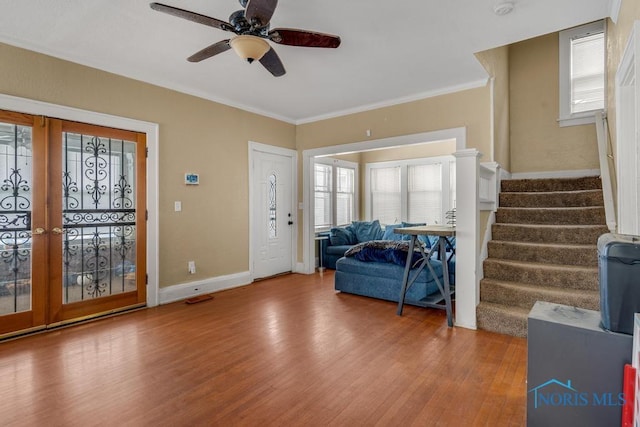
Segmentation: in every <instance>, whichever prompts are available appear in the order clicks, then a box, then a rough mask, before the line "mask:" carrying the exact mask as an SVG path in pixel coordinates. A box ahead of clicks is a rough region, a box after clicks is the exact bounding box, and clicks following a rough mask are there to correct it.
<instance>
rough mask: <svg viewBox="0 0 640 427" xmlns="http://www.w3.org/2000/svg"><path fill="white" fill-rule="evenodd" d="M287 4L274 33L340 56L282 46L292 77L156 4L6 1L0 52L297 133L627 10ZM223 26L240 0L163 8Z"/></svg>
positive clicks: (483, 1) (472, 0)
mask: <svg viewBox="0 0 640 427" xmlns="http://www.w3.org/2000/svg"><path fill="white" fill-rule="evenodd" d="M499 1H500V0H443V1H435V0H386V1H381V0H306V1H301V0H280V1H279V2H278V7H277V9H276V11H275V14H274V16H273V18H272V20H271V28H276V27H289V28H299V29H307V30H314V31H319V32H324V33H330V34H335V35H339V36H340V37H341V39H342V44H341V46H340V47H339V48H338V49H317V48H302V47H292V46H283V45H276V44H273V43H272V45H273V46H274V47H275V49H276V51H277V52H278V55H279V56H280V58H281V60H282V62H283V63H284V66H285V68H286V70H287V74H285V75H284V76H282V77H278V78H276V77H273V76H272V75H271V74H270V73H269V72H268V71H267V70H265V69H264V68H263V67H262V66H261V65H260V64H259V63H258V62H255V63H253V64H248V63H246V62H243V61H242V60H241V59H240V58H239V57H237V56H236V55H235V53H234V52H233V51H228V52H225V53H223V54H220V55H218V56H215V57H213V58H210V59H207V60H205V61H202V62H200V63H189V62H187V61H186V58H187V57H188V56H190V55H191V54H193V53H195V52H197V51H199V50H200V49H202V48H203V47H205V46H208V45H210V44H212V43H214V42H216V41H219V40H222V39H227V38H229V36H232V35H233V34H232V33H227V32H224V31H221V30H218V29H215V28H211V27H207V26H204V25H200V24H196V23H194V22H190V21H186V20H184V19H180V18H176V17H174V16H170V15H166V14H163V13H159V12H156V11H153V10H152V9H151V8H150V7H149V1H148V0H63V1H62V0H57V1H54V0H19V1H18V0H0V41H1V42H4V43H7V44H10V45H15V46H19V47H24V48H27V49H30V50H34V51H37V52H41V53H45V54H48V55H52V56H55V57H58V58H62V59H66V60H69V61H73V62H77V63H80V64H84V65H87V66H90V67H95V68H98V69H101V70H105V71H109V72H112V73H116V74H120V75H123V76H127V77H131V78H134V79H138V80H143V81H146V82H149V83H153V84H156V85H159V86H163V87H167V88H171V89H175V90H178V91H181V92H185V93H189V94H193V95H197V96H200V97H203V98H206V99H210V100H213V101H217V102H221V103H224V104H228V105H232V106H236V107H239V108H243V109H245V110H249V111H253V112H257V113H260V114H264V115H267V116H270V117H274V118H278V119H281V120H285V121H287V122H291V123H298V124H299V123H305V122H309V121H313V120H317V119H321V118H326V117H332V116H336V115H341V114H346V113H350V112H355V111H362V110H365V109H369V108H373V107H377V106H383V105H390V104H394V103H398V102H401V101H408V100H413V99H420V98H424V97H427V96H429V95H432V94H437V93H444V92H447V91H451V90H455V89H459V88H466V87H473V86H477V85H479V84H481V83H482V82H484V81H486V78H487V75H486V73H485V71H484V69H483V68H482V67H481V66H480V64H479V63H478V61H477V60H476V59H475V57H474V55H473V53H474V52H479V51H483V50H486V49H490V48H493V47H498V46H503V45H506V44H510V43H513V42H516V41H520V40H525V39H528V38H531V37H535V36H538V35H542V34H547V33H550V32H554V31H558V30H561V29H565V28H569V27H572V26H575V25H579V24H583V23H586V22H590V21H594V20H597V19H601V18H604V17H607V16H609V15H610V13H611V10H612V7H614V8H615V6H612V3H613V4H618V5H619V1H620V0H515V9H514V10H513V12H512V13H510V14H509V15H505V16H497V15H495V14H494V13H493V7H494V6H495V4H497V3H498V2H499ZM160 3H165V4H168V5H170V6H174V7H179V8H182V9H187V10H191V11H194V12H197V13H200V14H204V15H207V16H211V17H215V18H218V19H221V20H224V21H227V20H228V17H229V15H230V14H231V13H232V12H234V11H235V10H238V9H240V8H241V7H240V4H239V3H238V1H237V0H160Z"/></svg>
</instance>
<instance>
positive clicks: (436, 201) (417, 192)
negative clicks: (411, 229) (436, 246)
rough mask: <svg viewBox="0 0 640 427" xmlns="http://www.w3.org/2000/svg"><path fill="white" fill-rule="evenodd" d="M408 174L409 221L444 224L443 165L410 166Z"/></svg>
mask: <svg viewBox="0 0 640 427" xmlns="http://www.w3.org/2000/svg"><path fill="white" fill-rule="evenodd" d="M407 174H408V183H407V184H408V185H407V220H408V221H409V222H413V223H418V222H425V220H426V222H427V223H429V224H436V223H442V199H443V197H442V165H441V164H440V163H435V164H426V165H409V166H407Z"/></svg>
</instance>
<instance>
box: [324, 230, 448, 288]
mask: <svg viewBox="0 0 640 427" xmlns="http://www.w3.org/2000/svg"><path fill="white" fill-rule="evenodd" d="M419 225H425V224H412V223H407V222H402V223H399V224H390V225H387V226H386V227H385V228H384V229H383V228H382V227H381V226H380V222H379V221H378V220H374V221H354V222H353V223H351V225H348V226H345V227H334V228H332V229H331V230H330V231H326V232H323V233H318V235H319V236H324V237H326V239H324V240H320V250H321V251H322V266H323V267H325V268H329V269H332V270H336V269H337V266H336V264H337V262H338V260H339V259H340V258H342V257H343V256H344V254H345V252H347V251H348V250H349V249H351V248H352V247H354V246H355V245H356V244H359V243H363V242H368V241H371V240H394V241H397V240H409V238H410V237H409V236H408V235H402V234H396V233H394V232H393V230H394V229H396V228H404V227H413V226H419ZM420 239H421V240H422V241H423V242H424V243H425V245H426V246H427V248H431V247H432V246H433V245H434V244H435V243H436V242H437V240H438V238H437V237H436V236H420ZM451 243H452V245H453V248H455V237H454V238H453V239H451ZM433 257H434V258H436V259H437V257H438V254H437V253H434V255H433ZM447 259H448V260H449V265H448V267H449V282H450V283H451V284H454V283H455V271H456V256H455V254H453V253H452V251H449V250H448V251H447Z"/></svg>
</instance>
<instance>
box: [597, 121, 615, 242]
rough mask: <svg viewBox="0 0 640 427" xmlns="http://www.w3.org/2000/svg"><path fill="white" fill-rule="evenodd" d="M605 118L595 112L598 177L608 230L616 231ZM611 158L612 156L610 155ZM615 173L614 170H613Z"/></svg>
mask: <svg viewBox="0 0 640 427" xmlns="http://www.w3.org/2000/svg"><path fill="white" fill-rule="evenodd" d="M608 134H609V131H608V128H607V118H606V116H604V115H603V114H602V112H597V113H596V135H597V138H598V156H599V158H600V178H601V179H602V196H603V198H604V214H605V218H606V221H607V227H608V228H609V231H611V232H612V233H614V232H615V231H616V227H617V224H616V211H615V204H614V202H613V185H612V179H611V177H612V175H611V170H610V168H609V158H610V155H609V154H608V153H607V151H608V145H609V144H608V142H609V139H608ZM611 158H613V157H611ZM613 173H615V171H613Z"/></svg>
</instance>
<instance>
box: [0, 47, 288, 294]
mask: <svg viewBox="0 0 640 427" xmlns="http://www.w3.org/2000/svg"><path fill="white" fill-rule="evenodd" d="M0 76H2V78H0V93H4V94H8V95H13V96H19V97H24V98H29V99H34V100H39V101H45V102H50V103H53V104H59V105H65V106H71V107H75V108H80V109H84V110H90V111H96V112H100V113H105V114H111V115H117V116H123V117H129V118H133V119H139V120H144V121H149V122H155V123H158V124H159V125H160V136H159V143H160V147H159V150H160V153H159V162H160V163H159V174H160V176H159V186H160V196H159V198H160V200H159V205H160V210H159V222H160V286H161V287H164V286H168V285H173V284H177V283H182V282H190V281H193V280H199V279H204V278H210V277H216V276H223V275H227V274H233V273H238V272H243V271H247V270H248V269H249V265H248V263H249V260H248V254H249V248H248V245H249V243H248V242H249V212H248V208H249V200H248V182H247V181H248V160H247V157H248V148H247V147H248V141H256V142H261V143H265V144H271V145H277V146H281V147H286V148H290V149H295V126H294V125H291V124H287V123H284V122H280V121H277V120H274V119H270V118H266V117H263V116H259V115H256V114H252V113H248V112H245V111H242V110H239V109H235V108H232V107H227V106H224V105H221V104H217V103H214V102H211V101H207V100H204V99H200V98H196V97H193V96H189V95H184V94H180V93H178V92H174V91H171V90H168V89H163V88H160V87H157V86H153V85H149V84H146V83H141V82H139V81H136V80H132V79H127V78H124V77H120V76H116V75H114V74H110V73H106V72H103V71H99V70H96V69H92V68H88V67H84V66H80V65H77V64H73V63H70V62H67V61H62V60H58V59H54V58H51V57H48V56H45V55H41V54H37V53H33V52H29V51H26V50H23V49H18V48H15V47H11V46H7V45H4V44H0ZM185 172H196V173H199V174H200V182H201V184H200V185H199V186H193V187H187V186H185V185H184V173H185ZM175 200H180V201H182V208H183V210H182V212H174V211H173V202H174V201H175ZM189 260H195V262H196V266H197V274H195V275H190V274H188V273H187V261H189Z"/></svg>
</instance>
